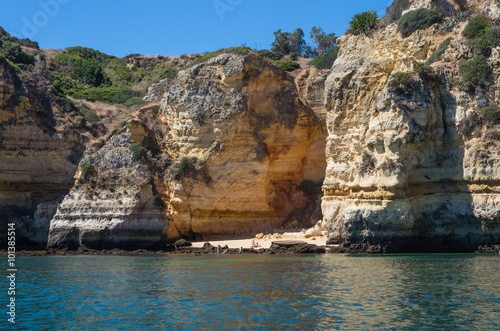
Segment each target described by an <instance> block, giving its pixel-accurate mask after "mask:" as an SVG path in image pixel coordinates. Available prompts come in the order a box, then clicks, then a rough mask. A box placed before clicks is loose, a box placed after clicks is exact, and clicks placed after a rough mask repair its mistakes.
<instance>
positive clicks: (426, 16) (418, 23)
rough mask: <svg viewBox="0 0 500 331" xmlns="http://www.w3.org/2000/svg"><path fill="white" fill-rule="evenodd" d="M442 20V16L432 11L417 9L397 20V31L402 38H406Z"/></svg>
mask: <svg viewBox="0 0 500 331" xmlns="http://www.w3.org/2000/svg"><path fill="white" fill-rule="evenodd" d="M442 20H443V15H441V14H440V13H438V12H437V11H435V10H432V9H425V8H419V9H417V10H412V11H410V12H408V13H406V14H404V15H403V16H401V18H400V19H399V23H398V29H397V30H398V31H399V32H400V33H401V36H402V37H403V38H406V37H408V36H409V35H411V34H412V33H413V32H415V31H417V30H423V29H427V28H428V27H430V26H431V25H433V24H435V23H439V22H441V21H442Z"/></svg>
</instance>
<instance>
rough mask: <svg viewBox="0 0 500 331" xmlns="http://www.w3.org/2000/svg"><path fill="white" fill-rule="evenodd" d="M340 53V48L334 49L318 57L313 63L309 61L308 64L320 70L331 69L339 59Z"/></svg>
mask: <svg viewBox="0 0 500 331" xmlns="http://www.w3.org/2000/svg"><path fill="white" fill-rule="evenodd" d="M338 53H339V48H338V46H335V47H333V48H332V49H330V50H329V51H327V52H326V53H325V54H323V55H320V56H318V57H317V58H315V59H314V60H312V61H309V62H308V63H307V64H308V65H312V66H315V67H316V68H318V69H324V68H326V69H330V68H331V67H332V65H333V63H334V62H335V60H336V59H337V55H338Z"/></svg>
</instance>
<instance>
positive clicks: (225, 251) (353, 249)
mask: <svg viewBox="0 0 500 331" xmlns="http://www.w3.org/2000/svg"><path fill="white" fill-rule="evenodd" d="M188 243H189V242H188ZM498 252H500V245H494V246H479V247H478V248H477V249H476V250H475V251H473V252H454V253H477V254H496V253H498ZM432 253H450V252H432ZM238 254H254V255H273V254H282V255H296V254H377V255H378V254H387V252H385V251H384V250H383V249H382V248H381V247H380V245H368V244H366V245H351V246H350V247H347V246H344V245H321V246H318V245H314V244H308V243H306V242H303V241H292V240H285V241H275V242H273V243H272V245H271V247H270V248H259V249H254V248H242V249H241V253H240V251H239V249H237V248H229V247H228V246H227V245H226V246H223V247H220V249H219V252H218V251H217V247H216V246H212V245H211V244H210V243H208V242H207V243H205V245H204V246H203V247H201V248H200V247H192V246H187V245H186V246H175V245H166V246H165V247H163V248H160V249H133V250H125V249H118V248H114V249H102V250H99V249H92V248H88V247H85V246H80V247H79V248H78V249H76V250H70V249H67V248H47V249H23V250H20V251H17V252H16V255H17V256H64V255H193V256H212V255H238ZM402 254H404V253H403V252H402ZM0 256H7V250H0Z"/></svg>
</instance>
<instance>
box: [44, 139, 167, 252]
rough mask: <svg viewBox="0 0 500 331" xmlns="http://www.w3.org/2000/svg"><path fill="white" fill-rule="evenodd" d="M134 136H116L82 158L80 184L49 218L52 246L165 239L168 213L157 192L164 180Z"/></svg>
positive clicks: (144, 243)
mask: <svg viewBox="0 0 500 331" xmlns="http://www.w3.org/2000/svg"><path fill="white" fill-rule="evenodd" d="M131 137H132V134H131V133H128V134H121V135H117V136H114V137H112V138H111V139H110V141H109V142H108V144H106V145H105V146H104V147H103V148H102V149H101V150H99V151H98V152H97V153H95V154H93V155H86V156H85V157H84V158H83V159H82V160H81V161H80V171H79V173H78V176H77V177H78V178H77V182H76V184H75V187H74V188H73V189H72V190H71V191H70V192H69V194H68V195H66V197H65V198H64V200H63V201H62V203H61V204H60V205H59V207H58V209H57V213H56V215H55V216H54V218H53V219H52V222H51V224H50V233H49V240H48V246H49V247H68V248H78V247H79V246H81V245H85V246H87V247H92V248H98V249H102V248H116V247H120V248H127V249H130V248H135V247H140V248H150V247H155V246H158V245H161V244H162V243H164V241H165V236H166V233H167V230H168V222H167V220H168V219H167V214H166V208H165V205H164V204H163V202H162V200H161V199H159V197H158V193H159V192H158V190H161V186H157V185H155V181H154V178H155V177H154V175H153V174H152V169H151V162H147V161H146V160H143V159H145V158H146V156H145V155H142V154H141V152H140V151H141V150H142V149H141V147H139V146H140V145H139V144H138V143H137V142H136V143H135V145H133V143H134V142H133V141H132V140H131V139H130V138H131ZM131 146H135V148H136V152H134V148H133V147H131Z"/></svg>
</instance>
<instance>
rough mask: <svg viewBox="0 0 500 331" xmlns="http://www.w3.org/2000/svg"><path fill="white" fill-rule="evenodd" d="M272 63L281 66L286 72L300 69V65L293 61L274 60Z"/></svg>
mask: <svg viewBox="0 0 500 331" xmlns="http://www.w3.org/2000/svg"><path fill="white" fill-rule="evenodd" d="M272 62H274V63H277V64H279V65H280V66H281V68H283V70H285V71H294V70H295V69H299V68H300V64H298V63H297V62H293V61H273V60H272Z"/></svg>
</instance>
